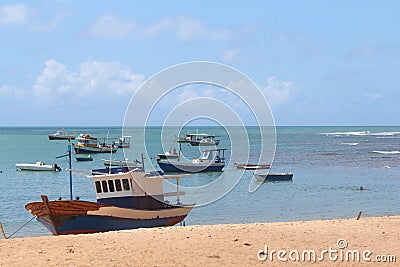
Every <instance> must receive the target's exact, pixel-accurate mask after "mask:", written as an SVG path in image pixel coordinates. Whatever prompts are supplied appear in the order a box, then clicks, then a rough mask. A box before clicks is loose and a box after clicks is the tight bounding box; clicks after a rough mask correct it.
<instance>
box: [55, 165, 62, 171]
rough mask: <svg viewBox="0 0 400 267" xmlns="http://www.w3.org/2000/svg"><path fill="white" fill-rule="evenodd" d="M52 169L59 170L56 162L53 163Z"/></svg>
mask: <svg viewBox="0 0 400 267" xmlns="http://www.w3.org/2000/svg"><path fill="white" fill-rule="evenodd" d="M53 169H54V170H55V171H61V168H60V166H58V165H57V163H53Z"/></svg>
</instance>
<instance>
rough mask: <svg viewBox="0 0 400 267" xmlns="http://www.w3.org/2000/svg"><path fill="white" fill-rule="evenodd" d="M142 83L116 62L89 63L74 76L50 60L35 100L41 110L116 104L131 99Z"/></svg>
mask: <svg viewBox="0 0 400 267" xmlns="http://www.w3.org/2000/svg"><path fill="white" fill-rule="evenodd" d="M143 79H144V76H143V75H140V74H134V73H132V72H131V70H130V69H129V68H123V66H121V63H120V62H116V61H115V62H101V61H95V60H88V61H85V62H83V63H82V64H81V66H80V69H79V72H71V71H69V70H68V68H67V67H66V66H65V65H63V64H61V63H58V62H57V61H56V60H54V59H51V60H48V61H46V67H45V69H44V70H43V71H42V73H41V74H40V76H38V77H37V78H36V82H35V84H34V85H33V87H32V93H33V100H34V102H35V103H36V105H39V106H53V105H56V104H57V103H65V102H68V99H71V100H72V101H77V102H80V103H84V102H87V104H96V103H97V102H101V103H103V102H107V100H108V99H109V100H110V101H115V99H116V98H118V97H120V96H126V97H127V98H128V99H130V97H131V96H132V94H133V92H134V91H135V89H136V88H137V87H138V86H139V85H140V84H141V83H142V81H143Z"/></svg>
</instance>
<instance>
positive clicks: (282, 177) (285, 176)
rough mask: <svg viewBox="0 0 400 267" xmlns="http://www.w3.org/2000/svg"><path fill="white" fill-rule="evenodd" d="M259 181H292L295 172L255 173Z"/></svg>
mask: <svg viewBox="0 0 400 267" xmlns="http://www.w3.org/2000/svg"><path fill="white" fill-rule="evenodd" d="M254 177H256V180H257V181H258V182H278V181H292V179H293V173H287V172H285V173H269V174H256V173H255V174H254Z"/></svg>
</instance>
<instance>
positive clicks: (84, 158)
mask: <svg viewBox="0 0 400 267" xmlns="http://www.w3.org/2000/svg"><path fill="white" fill-rule="evenodd" d="M75 160H76V161H93V158H92V157H75Z"/></svg>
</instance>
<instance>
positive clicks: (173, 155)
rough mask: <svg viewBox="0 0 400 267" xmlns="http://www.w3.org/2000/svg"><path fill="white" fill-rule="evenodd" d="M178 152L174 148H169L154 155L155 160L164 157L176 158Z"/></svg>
mask: <svg viewBox="0 0 400 267" xmlns="http://www.w3.org/2000/svg"><path fill="white" fill-rule="evenodd" d="M178 158H179V154H178V153H176V148H175V147H173V148H170V149H169V151H167V152H165V153H164V154H162V153H160V154H157V155H156V160H157V161H159V160H165V159H178Z"/></svg>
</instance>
